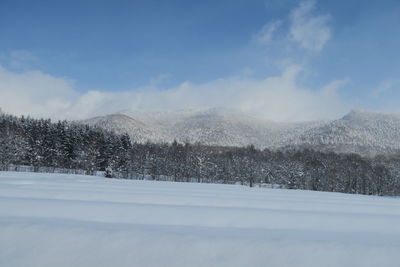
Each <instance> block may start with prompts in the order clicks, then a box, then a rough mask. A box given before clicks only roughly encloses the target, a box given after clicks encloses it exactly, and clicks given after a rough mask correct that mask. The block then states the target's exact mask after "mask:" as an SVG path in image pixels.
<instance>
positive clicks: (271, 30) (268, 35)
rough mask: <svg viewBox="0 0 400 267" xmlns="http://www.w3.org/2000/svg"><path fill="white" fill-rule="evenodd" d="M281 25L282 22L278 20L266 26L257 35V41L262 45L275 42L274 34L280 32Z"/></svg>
mask: <svg viewBox="0 0 400 267" xmlns="http://www.w3.org/2000/svg"><path fill="white" fill-rule="evenodd" d="M281 25H282V21H281V20H276V21H272V22H269V23H267V24H265V25H264V27H263V28H262V29H261V30H260V31H259V32H258V33H257V34H256V35H255V39H256V41H257V42H259V43H261V44H269V43H270V42H271V41H273V40H274V34H275V33H276V31H278V30H279V27H280V26H281Z"/></svg>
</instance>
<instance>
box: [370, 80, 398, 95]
mask: <svg viewBox="0 0 400 267" xmlns="http://www.w3.org/2000/svg"><path fill="white" fill-rule="evenodd" d="M399 89H400V79H388V80H385V81H383V82H381V83H380V84H379V85H378V86H377V87H376V88H374V89H373V90H372V92H371V94H370V96H371V97H373V98H378V97H380V96H382V95H384V94H387V93H388V92H390V91H393V90H399Z"/></svg>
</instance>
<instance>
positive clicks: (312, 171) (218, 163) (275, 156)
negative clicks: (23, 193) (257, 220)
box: [0, 114, 400, 195]
mask: <svg viewBox="0 0 400 267" xmlns="http://www.w3.org/2000/svg"><path fill="white" fill-rule="evenodd" d="M10 165H26V166H32V167H33V170H34V171H39V169H40V167H47V169H50V170H51V168H54V169H55V168H66V169H71V170H72V169H75V170H82V171H84V172H85V173H86V174H88V175H94V174H96V172H98V171H103V172H105V173H106V175H107V176H109V177H118V178H128V179H154V180H165V179H168V180H172V181H179V182H182V181H184V182H207V183H240V184H243V185H249V186H254V185H266V186H277V187H283V188H289V189H306V190H318V191H331V192H344V193H357V194H369V195H371V194H372V195H400V155H391V156H377V157H374V158H366V157H362V156H360V155H358V154H337V153H333V152H321V151H314V150H312V149H297V150H296V149H292V150H284V151H271V150H268V149H264V150H259V149H256V148H255V147H254V146H248V147H218V146H205V145H201V144H189V143H185V144H181V143H178V142H176V141H174V142H173V143H160V144H156V143H144V144H141V143H132V142H131V139H130V137H129V136H128V135H127V134H122V135H120V134H116V133H113V132H110V131H106V130H104V129H101V128H98V127H92V126H88V125H82V124H79V123H73V122H67V121H58V122H55V123H53V122H51V121H50V120H46V119H33V118H26V117H15V116H11V115H5V114H3V115H0V169H3V170H5V169H7V168H8V167H9V166H10Z"/></svg>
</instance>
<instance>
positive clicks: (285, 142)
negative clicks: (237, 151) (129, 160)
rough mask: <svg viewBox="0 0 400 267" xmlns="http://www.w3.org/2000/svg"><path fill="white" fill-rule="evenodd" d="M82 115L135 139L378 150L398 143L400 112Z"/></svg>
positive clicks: (224, 111) (387, 150) (200, 111)
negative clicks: (286, 118)
mask: <svg viewBox="0 0 400 267" xmlns="http://www.w3.org/2000/svg"><path fill="white" fill-rule="evenodd" d="M124 113H125V114H126V115H124V114H114V115H108V116H104V117H97V118H93V119H89V120H86V121H82V122H83V123H86V124H89V125H96V126H99V127H102V128H105V129H107V130H114V131H116V132H117V133H128V134H129V135H130V136H131V138H132V140H134V141H136V142H141V143H144V142H146V141H152V142H172V141H173V140H177V141H179V142H186V141H189V142H191V143H196V142H200V143H203V144H208V145H223V146H247V145H250V144H253V145H255V146H256V147H259V148H270V149H276V148H296V147H312V148H314V149H320V150H328V151H335V152H345V153H350V152H353V153H359V154H362V155H366V156H374V155H375V154H377V153H379V154H380V153H394V152H396V151H397V150H399V149H400V115H398V114H382V113H375V112H369V111H363V110H353V111H351V112H350V113H349V114H347V115H346V116H344V117H343V118H341V119H338V120H334V121H326V122H322V121H320V122H305V123H279V122H272V121H266V120H262V119H257V118H254V117H251V116H249V115H247V114H244V113H241V112H239V111H236V110H231V109H224V108H211V109H198V110H196V109H195V110H177V111H165V112H129V111H126V112H124Z"/></svg>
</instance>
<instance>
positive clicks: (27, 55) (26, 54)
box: [0, 50, 39, 69]
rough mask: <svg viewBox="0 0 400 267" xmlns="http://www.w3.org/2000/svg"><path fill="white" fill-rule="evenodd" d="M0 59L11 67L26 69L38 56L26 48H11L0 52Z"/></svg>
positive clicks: (37, 59)
mask: <svg viewBox="0 0 400 267" xmlns="http://www.w3.org/2000/svg"><path fill="white" fill-rule="evenodd" d="M0 61H1V62H2V63H3V64H5V65H7V66H8V67H10V68H12V69H27V68H30V67H31V66H32V65H33V64H35V63H37V62H38V61H39V58H38V57H37V56H35V55H34V54H33V53H32V52H30V51H27V50H12V51H9V52H7V53H2V54H0Z"/></svg>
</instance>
